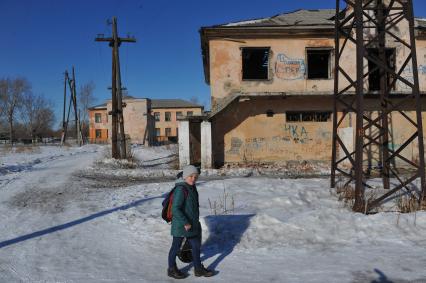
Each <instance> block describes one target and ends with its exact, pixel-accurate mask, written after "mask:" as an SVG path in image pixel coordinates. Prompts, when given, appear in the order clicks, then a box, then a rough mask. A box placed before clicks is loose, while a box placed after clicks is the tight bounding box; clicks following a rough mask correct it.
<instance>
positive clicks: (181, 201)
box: [171, 182, 201, 237]
mask: <svg viewBox="0 0 426 283" xmlns="http://www.w3.org/2000/svg"><path fill="white" fill-rule="evenodd" d="M183 187H185V188H186V190H187V191H188V195H187V196H186V197H185V193H184V189H183ZM172 214H173V218H172V229H171V234H172V235H173V236H174V237H194V236H198V235H201V224H200V209H199V202H198V192H197V188H196V187H195V186H190V185H188V184H187V183H185V182H182V183H178V184H177V185H176V189H175V191H174V193H173V206H172ZM185 224H191V226H192V227H191V229H190V230H189V231H186V230H185V228H184V225H185Z"/></svg>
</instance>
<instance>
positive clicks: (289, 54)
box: [209, 24, 426, 110]
mask: <svg viewBox="0 0 426 283" xmlns="http://www.w3.org/2000/svg"><path fill="white" fill-rule="evenodd" d="M404 27H405V25H404V24H401V28H402V30H403V32H402V33H401V34H400V36H402V38H404V39H405V40H408V39H407V36H408V34H407V32H406V29H405V31H404ZM387 41H388V43H387V46H388V47H389V48H396V54H397V59H396V64H397V65H396V68H397V70H398V68H400V67H401V66H402V64H403V63H404V61H405V58H406V57H407V56H408V50H407V48H406V47H405V46H402V45H401V44H396V43H395V42H394V41H391V40H389V39H387ZM341 42H342V43H343V40H342V41H341ZM416 42H417V43H416V45H417V60H418V68H419V81H420V90H421V91H424V92H426V40H417V41H416ZM209 46H210V86H211V98H212V109H213V110H214V109H215V108H216V107H217V105H218V104H220V103H221V100H222V99H223V98H226V97H228V96H229V95H231V94H233V93H256V92H286V93H300V94H302V95H309V94H315V93H329V94H332V92H333V91H334V74H333V73H334V52H333V53H332V60H331V69H332V74H331V77H330V79H320V80H318V79H317V80H311V79H310V80H308V79H306V69H307V64H306V48H315V47H325V48H333V49H334V39H333V38H329V39H321V38H313V37H312V38H283V39H244V40H240V39H239V40H235V41H231V40H229V39H214V40H210V42H209ZM243 47H270V50H271V52H270V56H269V79H268V80H266V81H265V80H252V81H244V80H242V58H241V48H243ZM355 54H356V52H355V46H354V45H353V44H350V43H348V44H347V46H346V47H345V50H344V52H343V54H342V58H341V66H342V67H343V69H344V70H345V71H346V72H347V73H348V74H349V75H350V76H351V77H352V78H354V79H355V78H356V74H355V72H356V61H355V59H356V55H355ZM364 66H365V71H367V68H368V62H367V60H365V62H364ZM410 66H411V64H409V66H408V67H406V68H405V70H404V71H403V73H402V76H403V77H404V78H406V79H408V80H409V81H412V80H413V75H412V67H410ZM339 80H340V86H341V88H343V87H346V86H347V85H348V84H349V83H348V80H346V78H345V77H344V76H343V75H342V74H341V75H340V76H339ZM351 90H352V91H353V90H354V89H353V88H352V89H351ZM365 90H368V82H366V84H365ZM396 90H397V91H402V92H404V91H407V90H408V89H407V87H406V86H405V85H404V84H403V83H402V82H398V83H397V85H396Z"/></svg>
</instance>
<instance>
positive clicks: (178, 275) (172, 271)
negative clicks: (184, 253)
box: [167, 266, 186, 279]
mask: <svg viewBox="0 0 426 283" xmlns="http://www.w3.org/2000/svg"><path fill="white" fill-rule="evenodd" d="M167 275H168V276H169V277H173V278H174V279H183V278H185V277H186V276H185V274H184V273H183V272H182V271H180V270H179V269H178V268H177V266H174V267H172V268H167Z"/></svg>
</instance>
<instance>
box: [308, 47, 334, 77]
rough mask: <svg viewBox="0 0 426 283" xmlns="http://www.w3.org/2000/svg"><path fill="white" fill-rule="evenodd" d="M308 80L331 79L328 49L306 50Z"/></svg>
mask: <svg viewBox="0 0 426 283" xmlns="http://www.w3.org/2000/svg"><path fill="white" fill-rule="evenodd" d="M306 57H307V61H308V79H310V80H314V79H330V78H331V50H330V49H307V50H306Z"/></svg>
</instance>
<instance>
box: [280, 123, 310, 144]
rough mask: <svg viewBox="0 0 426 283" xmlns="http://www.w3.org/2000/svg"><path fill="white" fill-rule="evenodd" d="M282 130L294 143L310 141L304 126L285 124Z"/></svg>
mask: <svg viewBox="0 0 426 283" xmlns="http://www.w3.org/2000/svg"><path fill="white" fill-rule="evenodd" d="M284 131H285V133H287V135H288V136H289V137H290V138H291V139H292V140H293V141H294V142H295V143H307V142H309V141H312V139H311V138H309V135H308V132H307V131H306V129H305V127H304V126H301V125H296V124H285V125H284Z"/></svg>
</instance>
